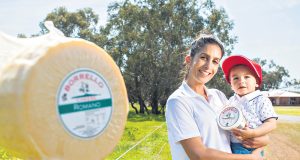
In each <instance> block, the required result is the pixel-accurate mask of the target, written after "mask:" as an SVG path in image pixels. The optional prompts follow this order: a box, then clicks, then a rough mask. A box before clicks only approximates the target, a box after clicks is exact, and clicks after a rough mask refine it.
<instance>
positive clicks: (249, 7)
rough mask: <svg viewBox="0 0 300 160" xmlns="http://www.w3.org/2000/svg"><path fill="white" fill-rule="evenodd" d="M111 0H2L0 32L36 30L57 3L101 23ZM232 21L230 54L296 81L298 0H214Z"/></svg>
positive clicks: (298, 64) (299, 24)
mask: <svg viewBox="0 0 300 160" xmlns="http://www.w3.org/2000/svg"><path fill="white" fill-rule="evenodd" d="M111 2H114V0H85V1H79V0H43V1H41V0H11V1H9V0H4V1H3V2H1V5H0V22H1V24H0V31H2V32H5V33H7V34H10V35H13V36H16V35H17V34H18V33H24V34H26V35H31V34H35V33H38V32H39V31H40V29H39V26H38V24H39V22H41V21H42V20H43V19H44V18H45V17H46V15H47V14H48V13H50V12H51V11H53V9H54V8H57V7H59V6H66V7H67V9H68V10H69V11H75V10H77V9H81V8H85V7H91V8H93V10H94V11H95V12H96V13H97V14H98V15H99V21H100V23H101V24H105V22H106V19H107V13H106V10H107V6H108V4H109V3H111ZM215 2H216V5H217V6H218V7H224V8H225V10H226V12H227V14H228V15H229V18H230V19H232V20H233V21H234V23H235V26H234V30H233V31H232V34H234V35H236V36H238V43H237V44H236V45H235V49H234V50H233V54H243V55H245V56H247V57H249V58H255V57H260V58H263V59H267V60H274V62H275V63H276V64H278V65H281V66H283V67H285V68H286V69H287V70H288V71H289V72H290V75H291V78H297V79H298V80H300V71H299V69H300V0H242V1H239V0H215Z"/></svg>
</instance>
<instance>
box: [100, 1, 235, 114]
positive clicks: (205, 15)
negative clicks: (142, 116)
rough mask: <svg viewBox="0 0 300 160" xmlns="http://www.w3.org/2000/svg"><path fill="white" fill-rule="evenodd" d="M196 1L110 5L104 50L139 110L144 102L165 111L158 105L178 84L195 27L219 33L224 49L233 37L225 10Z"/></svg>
mask: <svg viewBox="0 0 300 160" xmlns="http://www.w3.org/2000/svg"><path fill="white" fill-rule="evenodd" d="M198 4H199V2H198V1H196V0H192V1H190V0H175V1H173V0H159V1H157V0H136V1H130V0H125V1H124V2H122V3H114V4H111V5H110V6H109V8H108V12H109V19H108V23H107V25H106V26H105V27H104V28H102V29H101V34H103V35H105V36H106V37H107V38H108V39H107V41H106V44H105V49H106V50H108V51H109V52H110V53H111V54H112V56H113V58H114V59H115V61H116V62H117V64H118V65H119V67H120V68H121V71H122V74H123V76H124V78H125V83H126V86H127V90H128V94H129V101H130V103H131V104H134V103H136V102H138V103H139V104H140V107H141V108H140V112H141V113H143V112H144V109H146V104H147V103H146V102H149V104H150V106H151V107H152V113H154V114H158V113H160V112H164V108H163V107H162V108H161V110H159V107H158V106H159V105H161V106H165V103H166V100H167V97H168V96H169V95H170V94H171V93H172V92H173V91H174V90H175V89H176V88H177V86H178V85H179V84H180V83H181V81H182V78H181V77H180V70H181V69H182V63H183V60H184V57H185V55H186V53H188V48H189V45H190V44H191V42H192V41H193V38H195V37H196V35H197V34H198V33H199V31H201V30H204V29H205V30H209V31H211V32H213V33H215V34H216V35H217V36H218V37H220V39H221V41H222V42H223V43H224V45H225V47H226V49H227V50H226V51H227V54H229V53H230V50H231V49H232V45H233V44H234V43H235V42H236V37H232V36H230V34H229V31H230V30H232V27H233V22H232V21H230V20H229V19H228V16H227V15H226V13H225V10H224V9H222V8H221V9H217V8H216V7H215V5H214V3H213V2H212V1H211V0H207V1H205V2H204V3H201V4H200V5H198ZM219 76H221V74H219ZM216 83H217V84H216ZM219 83H225V81H224V80H223V78H219V81H214V82H212V83H211V86H214V85H216V86H217V85H219ZM219 86H221V85H219Z"/></svg>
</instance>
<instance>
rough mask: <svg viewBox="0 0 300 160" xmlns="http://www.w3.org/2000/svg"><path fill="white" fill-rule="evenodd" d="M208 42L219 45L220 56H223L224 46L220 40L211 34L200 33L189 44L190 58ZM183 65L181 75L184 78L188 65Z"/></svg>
mask: <svg viewBox="0 0 300 160" xmlns="http://www.w3.org/2000/svg"><path fill="white" fill-rule="evenodd" d="M208 44H216V45H218V46H219V47H220V49H221V54H222V55H221V58H222V57H223V56H224V53H225V51H224V47H223V44H222V43H221V41H220V40H219V39H218V38H217V37H215V36H214V35H212V34H200V35H199V36H198V37H197V38H196V39H195V40H194V41H193V43H192V45H191V49H190V53H189V54H190V56H191V60H193V58H194V57H195V55H196V54H198V53H200V52H201V51H202V49H203V47H205V46H206V45H208ZM184 65H185V67H184V68H183V70H182V72H181V75H182V77H184V78H186V77H187V75H188V71H189V67H190V66H189V65H187V64H185V63H184Z"/></svg>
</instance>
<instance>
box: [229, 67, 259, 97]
mask: <svg viewBox="0 0 300 160" xmlns="http://www.w3.org/2000/svg"><path fill="white" fill-rule="evenodd" d="M229 79H230V84H231V88H232V90H233V91H234V92H235V93H236V94H238V95H239V96H244V95H246V94H248V93H251V92H254V91H255V88H256V87H258V84H257V82H256V78H255V74H254V73H252V72H251V70H250V69H249V68H248V67H247V66H244V65H238V66H235V67H233V68H232V69H231V70H230V74H229Z"/></svg>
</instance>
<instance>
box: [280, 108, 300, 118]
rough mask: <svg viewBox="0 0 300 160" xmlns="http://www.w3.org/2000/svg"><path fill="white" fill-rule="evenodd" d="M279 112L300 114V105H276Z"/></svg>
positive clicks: (293, 114)
mask: <svg viewBox="0 0 300 160" xmlns="http://www.w3.org/2000/svg"><path fill="white" fill-rule="evenodd" d="M274 109H275V111H276V113H277V114H285V115H292V116H300V106H297V107H274Z"/></svg>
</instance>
